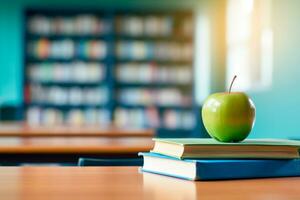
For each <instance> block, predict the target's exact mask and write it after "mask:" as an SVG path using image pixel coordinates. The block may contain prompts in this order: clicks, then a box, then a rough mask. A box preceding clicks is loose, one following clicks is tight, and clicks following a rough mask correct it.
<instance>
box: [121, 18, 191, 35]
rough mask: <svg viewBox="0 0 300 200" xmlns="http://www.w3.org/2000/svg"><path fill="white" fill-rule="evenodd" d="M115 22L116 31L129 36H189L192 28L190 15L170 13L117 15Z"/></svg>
mask: <svg viewBox="0 0 300 200" xmlns="http://www.w3.org/2000/svg"><path fill="white" fill-rule="evenodd" d="M116 24H117V32H118V33H121V34H124V35H131V36H171V35H182V36H190V35H192V34H193V28H194V26H193V20H192V19H191V18H190V17H181V18H180V19H179V18H176V17H174V16H171V15H165V16H163V15H161V16H154V15H148V16H147V15H146V16H119V17H118V18H117V23H116Z"/></svg>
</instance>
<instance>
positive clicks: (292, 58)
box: [251, 0, 300, 138]
mask: <svg viewBox="0 0 300 200" xmlns="http://www.w3.org/2000/svg"><path fill="white" fill-rule="evenodd" d="M299 8H300V1H299V0H285V1H282V0H273V27H274V68H273V84H272V86H271V88H269V89H268V90H266V91H261V92H253V93H252V94H251V96H252V98H253V100H254V102H255V104H256V107H257V120H256V125H255V128H254V130H253V133H252V134H253V135H252V136H253V137H278V138H300V53H299V47H300V37H299V36H300V22H299V19H300V12H299Z"/></svg>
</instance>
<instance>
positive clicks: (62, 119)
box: [26, 107, 111, 126]
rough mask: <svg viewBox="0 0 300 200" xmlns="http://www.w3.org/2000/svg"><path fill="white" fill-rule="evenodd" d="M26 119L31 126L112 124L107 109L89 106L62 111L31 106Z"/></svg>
mask: <svg viewBox="0 0 300 200" xmlns="http://www.w3.org/2000/svg"><path fill="white" fill-rule="evenodd" d="M26 121H27V123H28V124H29V125H31V126H52V125H70V126H81V125H98V126H109V125H111V120H110V113H109V111H108V110H106V109H97V108H87V109H84V110H82V109H70V110H67V111H62V110H59V109H55V108H40V107H30V108H28V109H27V112H26Z"/></svg>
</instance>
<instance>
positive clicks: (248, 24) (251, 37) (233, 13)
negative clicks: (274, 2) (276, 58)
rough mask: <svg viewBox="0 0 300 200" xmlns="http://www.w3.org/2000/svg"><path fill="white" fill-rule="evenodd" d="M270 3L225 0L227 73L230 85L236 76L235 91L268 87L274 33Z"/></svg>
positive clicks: (270, 76)
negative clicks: (226, 1)
mask: <svg viewBox="0 0 300 200" xmlns="http://www.w3.org/2000/svg"><path fill="white" fill-rule="evenodd" d="M270 24H271V0H228V5H227V38H226V39H227V73H226V83H227V86H229V84H230V81H231V80H232V78H233V76H234V75H237V76H238V78H237V81H236V82H237V83H236V84H235V87H234V89H235V90H243V91H248V90H259V89H265V88H268V87H270V86H271V83H272V64H273V62H272V60H273V57H272V54H273V32H272V29H271V25H270Z"/></svg>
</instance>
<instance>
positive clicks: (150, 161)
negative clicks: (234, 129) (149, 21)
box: [139, 153, 300, 180]
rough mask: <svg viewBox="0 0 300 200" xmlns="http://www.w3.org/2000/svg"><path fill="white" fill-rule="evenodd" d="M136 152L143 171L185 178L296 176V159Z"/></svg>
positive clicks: (299, 164)
mask: <svg viewBox="0 0 300 200" xmlns="http://www.w3.org/2000/svg"><path fill="white" fill-rule="evenodd" d="M139 155H141V156H143V157H144V165H143V167H142V170H143V171H146V172H152V173H156V174H162V175H167V176H173V177H177V178H183V179H188V180H225V179H246V178H268V177H291V176H300V159H291V160H286V159H282V160H281V159H276V160H270V159H268V160H264V159H259V160H253V159H234V160H228V159H226V160H207V159H205V160H204V159H184V160H180V159H177V158H173V157H169V156H165V155H161V154H157V153H140V154H139Z"/></svg>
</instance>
